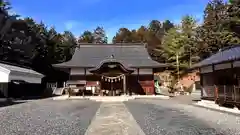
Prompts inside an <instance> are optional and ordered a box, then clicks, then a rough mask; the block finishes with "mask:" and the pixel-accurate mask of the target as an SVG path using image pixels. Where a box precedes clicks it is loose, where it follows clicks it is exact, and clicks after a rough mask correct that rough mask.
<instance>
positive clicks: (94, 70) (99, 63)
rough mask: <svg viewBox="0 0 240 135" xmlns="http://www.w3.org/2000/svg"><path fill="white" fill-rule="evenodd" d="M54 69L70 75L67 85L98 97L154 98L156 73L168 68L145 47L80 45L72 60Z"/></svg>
mask: <svg viewBox="0 0 240 135" xmlns="http://www.w3.org/2000/svg"><path fill="white" fill-rule="evenodd" d="M53 66H54V67H56V68H58V69H61V70H63V71H65V72H68V73H69V80H68V81H67V82H66V84H67V85H69V86H71V87H77V86H80V85H82V84H84V85H85V86H86V89H87V90H90V91H92V94H97V95H99V94H103V93H104V92H105V93H106V91H107V93H108V94H107V95H121V94H154V93H155V91H154V77H153V74H154V71H155V69H158V70H159V69H160V70H161V69H164V68H165V67H167V65H166V64H163V63H158V62H156V61H154V60H152V59H151V57H150V56H149V54H148V52H147V48H146V46H145V45H144V44H81V45H80V47H79V48H76V49H75V52H74V55H73V57H72V59H71V60H69V61H67V62H64V63H60V64H55V65H53ZM97 90H99V91H97Z"/></svg>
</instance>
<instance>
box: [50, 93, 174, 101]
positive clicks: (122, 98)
mask: <svg viewBox="0 0 240 135" xmlns="http://www.w3.org/2000/svg"><path fill="white" fill-rule="evenodd" d="M134 99H169V96H163V95H133V96H128V95H122V96H84V97H83V96H70V97H69V96H68V95H63V96H58V97H54V98H53V100H92V101H97V102H124V101H129V100H134Z"/></svg>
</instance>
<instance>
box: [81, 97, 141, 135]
mask: <svg viewBox="0 0 240 135" xmlns="http://www.w3.org/2000/svg"><path fill="white" fill-rule="evenodd" d="M85 135H145V133H144V132H143V131H142V129H141V128H140V127H139V125H138V124H137V122H136V121H135V119H134V118H133V116H132V114H131V113H130V112H129V111H128V109H127V108H126V106H125V105H124V103H120V102H116V103H102V104H101V105H100V108H99V109H98V111H97V112H96V115H95V117H94V118H93V120H92V121H91V124H90V126H89V127H88V129H87V131H86V133H85Z"/></svg>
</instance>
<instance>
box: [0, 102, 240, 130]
mask: <svg viewBox="0 0 240 135" xmlns="http://www.w3.org/2000/svg"><path fill="white" fill-rule="evenodd" d="M0 119H1V122H0V135H144V134H145V135H240V116H236V115H229V114H227V113H220V112H217V111H213V110H206V109H204V108H199V107H196V106H192V105H189V104H184V103H178V102H175V101H173V100H159V99H154V100H151V99H137V100H130V101H127V102H112V103H109V102H94V101H90V100H65V101H61V100H59V101H55V100H51V99H46V100H38V101H30V102H26V103H21V104H17V105H11V106H7V107H0Z"/></svg>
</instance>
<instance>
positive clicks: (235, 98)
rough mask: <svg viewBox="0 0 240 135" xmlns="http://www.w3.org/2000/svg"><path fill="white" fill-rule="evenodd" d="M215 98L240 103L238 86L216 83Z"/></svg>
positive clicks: (239, 88)
mask: <svg viewBox="0 0 240 135" xmlns="http://www.w3.org/2000/svg"><path fill="white" fill-rule="evenodd" d="M216 88H217V95H216V96H217V98H218V99H219V100H222V101H224V102H236V103H240V86H235V85H217V86H216Z"/></svg>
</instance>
